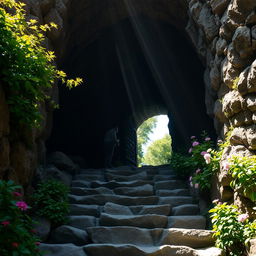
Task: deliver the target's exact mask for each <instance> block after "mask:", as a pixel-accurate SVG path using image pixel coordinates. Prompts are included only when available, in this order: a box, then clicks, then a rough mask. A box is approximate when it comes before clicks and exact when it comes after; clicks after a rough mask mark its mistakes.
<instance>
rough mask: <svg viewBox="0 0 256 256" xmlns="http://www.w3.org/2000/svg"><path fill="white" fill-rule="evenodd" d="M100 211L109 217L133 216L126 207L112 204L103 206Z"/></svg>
mask: <svg viewBox="0 0 256 256" xmlns="http://www.w3.org/2000/svg"><path fill="white" fill-rule="evenodd" d="M102 211H103V212H105V213H107V214H111V215H133V213H132V211H131V210H130V208H129V207H128V206H125V205H119V204H113V203H109V202H108V203H106V204H105V205H104V206H103V210H102Z"/></svg>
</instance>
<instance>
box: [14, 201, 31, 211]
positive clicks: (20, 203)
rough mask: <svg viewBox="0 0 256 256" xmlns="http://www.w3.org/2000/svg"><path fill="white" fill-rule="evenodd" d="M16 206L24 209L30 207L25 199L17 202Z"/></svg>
mask: <svg viewBox="0 0 256 256" xmlns="http://www.w3.org/2000/svg"><path fill="white" fill-rule="evenodd" d="M16 206H17V207H18V208H19V209H21V210H22V211H26V210H27V209H28V205H27V204H26V203H25V202H24V201H19V202H17V203H16Z"/></svg>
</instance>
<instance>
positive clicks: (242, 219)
mask: <svg viewBox="0 0 256 256" xmlns="http://www.w3.org/2000/svg"><path fill="white" fill-rule="evenodd" d="M248 218H249V215H248V214H247V213H244V214H240V215H239V216H238V217H237V220H238V222H245V221H246V220H247V219H248Z"/></svg>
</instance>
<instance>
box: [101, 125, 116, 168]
mask: <svg viewBox="0 0 256 256" xmlns="http://www.w3.org/2000/svg"><path fill="white" fill-rule="evenodd" d="M117 132H118V128H117V127H115V128H112V129H110V130H108V131H107V132H106V133H105V136H104V166H105V168H110V167H112V160H113V155H114V150H115V147H116V145H117V144H118V139H117Z"/></svg>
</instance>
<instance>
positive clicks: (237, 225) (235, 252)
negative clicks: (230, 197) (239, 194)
mask: <svg viewBox="0 0 256 256" xmlns="http://www.w3.org/2000/svg"><path fill="white" fill-rule="evenodd" d="M214 203H215V204H216V205H215V207H214V208H213V209H211V210H210V211H209V212H210V213H212V214H211V218H212V223H213V231H215V233H214V237H215V238H216V246H217V247H219V248H221V249H224V250H225V251H226V253H227V255H230V256H245V255H247V254H246V243H247V242H248V241H249V240H250V239H251V238H254V237H255V236H256V223H255V222H249V216H248V214H246V213H245V214H241V213H240V212H239V211H238V207H237V206H235V205H228V204H227V203H220V202H219V201H218V200H215V202H214Z"/></svg>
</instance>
